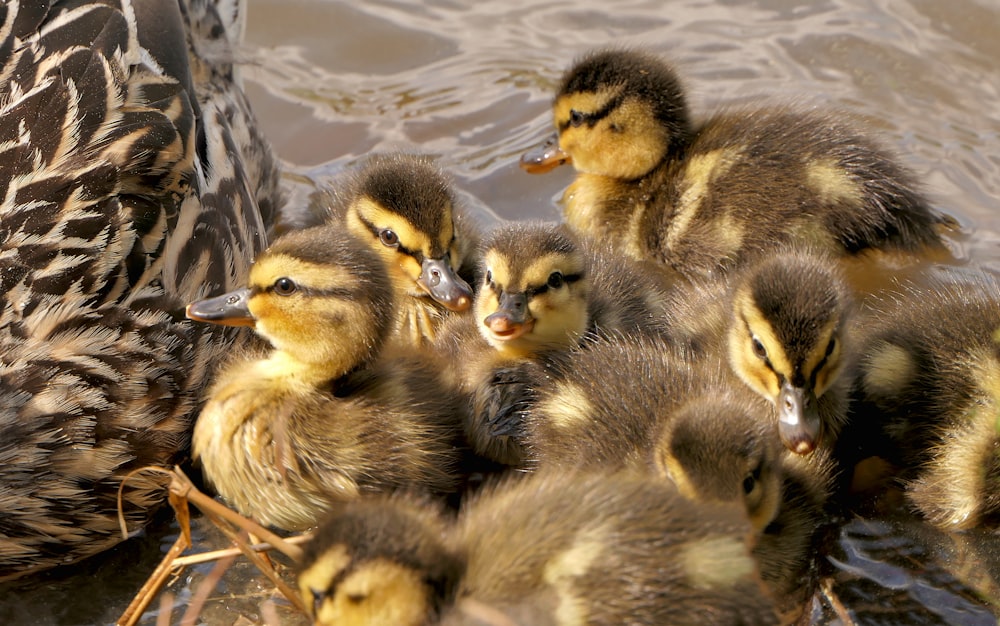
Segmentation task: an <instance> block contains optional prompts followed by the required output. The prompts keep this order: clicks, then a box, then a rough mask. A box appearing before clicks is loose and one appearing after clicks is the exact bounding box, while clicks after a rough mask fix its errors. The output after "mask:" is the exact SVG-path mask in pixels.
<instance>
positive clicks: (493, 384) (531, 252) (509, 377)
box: [438, 222, 666, 465]
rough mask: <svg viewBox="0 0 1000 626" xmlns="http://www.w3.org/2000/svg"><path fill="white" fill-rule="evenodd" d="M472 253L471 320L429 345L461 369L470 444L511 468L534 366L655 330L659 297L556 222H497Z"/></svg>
mask: <svg viewBox="0 0 1000 626" xmlns="http://www.w3.org/2000/svg"><path fill="white" fill-rule="evenodd" d="M481 250H482V255H481V256H482V267H481V270H480V274H481V284H480V287H479V290H478V292H477V295H476V299H475V303H474V305H473V316H472V319H463V320H460V321H459V322H457V323H455V325H454V326H451V327H450V328H449V332H448V333H446V334H445V335H444V337H443V340H442V341H441V342H440V343H439V345H438V347H439V348H440V349H441V351H442V352H443V353H445V354H447V355H448V356H449V358H448V360H449V361H450V362H453V363H460V364H461V365H460V371H458V372H457V375H458V378H459V379H460V380H461V381H462V385H463V388H464V389H465V391H466V392H467V393H468V394H469V395H470V397H471V402H472V407H473V409H472V412H471V413H470V419H471V420H472V422H471V423H470V425H469V428H468V429H467V430H468V434H469V437H470V440H471V442H472V444H473V448H474V449H475V450H476V451H477V452H479V453H480V454H483V455H484V456H486V457H488V458H491V459H494V460H496V461H499V462H501V463H506V464H510V465H519V464H520V463H521V462H523V460H524V456H523V449H522V448H521V445H520V443H518V440H519V438H520V419H521V414H522V413H523V411H524V410H525V408H526V406H527V404H530V397H531V389H530V387H531V384H530V381H531V379H532V378H533V377H534V376H535V375H536V373H537V372H538V371H539V370H538V365H539V364H540V363H543V362H545V361H546V360H547V359H550V358H552V357H553V356H554V355H556V354H559V353H560V352H563V351H566V350H570V349H572V348H574V347H576V346H578V345H580V344H581V343H587V342H589V341H593V340H595V339H596V338H599V337H602V336H605V335H606V334H607V333H613V332H632V333H649V334H655V333H657V332H658V331H659V329H660V328H661V326H662V324H663V318H664V316H665V315H666V309H665V308H664V303H665V296H664V292H663V290H661V289H660V283H659V278H658V277H655V276H651V275H650V274H649V273H648V272H646V271H645V270H644V269H643V268H642V267H640V266H638V265H637V264H635V263H633V262H632V261H631V260H629V259H627V258H624V257H621V256H620V255H616V254H614V253H613V252H612V251H610V250H606V249H601V248H599V247H598V246H596V245H595V244H593V243H591V242H588V241H587V240H586V239H583V238H580V237H578V236H576V235H574V234H573V233H572V232H571V231H570V230H568V229H567V228H565V227H564V226H561V225H556V224H545V223H541V222H520V223H509V224H505V225H503V226H500V227H498V228H496V229H495V230H494V231H493V232H491V233H490V235H489V236H488V237H487V238H486V239H485V240H484V241H483V245H482V247H481Z"/></svg>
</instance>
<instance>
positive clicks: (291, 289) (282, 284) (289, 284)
mask: <svg viewBox="0 0 1000 626" xmlns="http://www.w3.org/2000/svg"><path fill="white" fill-rule="evenodd" d="M297 288H298V287H297V286H296V285H295V281H294V280H292V279H291V278H286V277H281V278H279V279H278V280H276V281H274V293H276V294H278V295H279V296H290V295H292V294H293V293H295V290H296V289H297Z"/></svg>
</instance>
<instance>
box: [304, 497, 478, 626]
mask: <svg viewBox="0 0 1000 626" xmlns="http://www.w3.org/2000/svg"><path fill="white" fill-rule="evenodd" d="M443 536H444V530H443V525H441V524H438V523H436V522H435V520H432V519H429V518H428V516H427V514H426V511H421V510H419V509H416V508H413V507H411V506H410V505H409V504H407V503H403V502H399V501H393V500H390V499H388V498H365V499H359V500H355V501H352V502H348V503H345V504H344V505H343V506H342V507H339V509H338V510H337V511H335V512H334V514H333V515H332V517H331V518H330V519H328V520H327V521H326V522H325V523H324V524H323V525H322V526H320V528H319V529H318V530H317V531H316V536H315V537H314V538H313V540H312V541H311V542H310V543H309V545H308V546H307V547H306V551H305V555H304V557H303V561H302V567H301V568H300V571H299V577H298V583H299V591H300V593H301V596H302V599H303V601H304V602H305V604H306V606H307V607H308V608H309V609H310V615H311V617H312V618H313V620H314V623H315V624H317V625H320V626H334V625H335V626H382V625H383V624H394V625H398V626H423V625H424V624H428V623H430V622H431V621H432V620H433V619H434V616H435V615H436V614H437V613H438V611H439V610H440V608H441V605H442V603H443V602H445V601H446V600H447V599H448V598H450V596H451V594H452V592H453V589H454V586H455V583H456V581H457V580H458V578H459V575H460V573H461V565H460V561H459V560H458V558H457V557H455V556H454V555H453V554H452V553H451V552H450V551H449V550H448V548H447V547H446V546H445V545H444V539H443Z"/></svg>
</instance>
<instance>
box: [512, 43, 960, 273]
mask: <svg viewBox="0 0 1000 626" xmlns="http://www.w3.org/2000/svg"><path fill="white" fill-rule="evenodd" d="M552 109H553V119H554V124H555V126H556V129H557V139H555V140H550V141H549V142H548V143H546V144H545V145H544V146H542V147H541V149H539V150H533V151H531V152H529V153H527V154H525V155H524V157H522V166H523V167H524V168H525V169H527V170H528V171H534V172H542V171H547V170H548V169H551V168H552V167H555V166H556V165H559V164H561V163H572V165H573V167H574V168H575V169H576V171H577V173H578V174H577V177H576V180H575V181H574V182H573V183H572V184H571V185H570V187H569V188H567V190H566V193H565V195H564V197H563V202H564V206H563V209H564V214H565V217H566V221H567V222H568V223H569V224H570V225H571V226H572V227H573V228H575V229H577V230H579V231H581V232H585V233H588V234H590V235H591V236H593V237H595V238H597V239H600V240H602V241H611V242H614V244H615V246H616V247H619V248H620V249H621V250H625V251H627V253H628V254H630V255H632V256H633V257H635V258H637V259H648V260H653V261H656V262H658V263H660V264H662V265H664V266H666V267H669V268H672V269H674V270H676V271H677V272H679V273H680V274H682V275H684V276H689V277H690V276H700V275H706V274H715V273H718V272H719V271H724V270H727V269H728V268H731V267H733V266H739V265H741V264H742V263H744V262H745V261H746V260H747V259H748V258H752V257H753V256H755V255H757V254H759V253H761V252H763V251H767V250H772V249H773V248H774V246H775V245H776V244H778V245H781V244H786V243H788V242H790V241H804V242H808V243H809V244H810V245H812V246H815V247H817V248H820V249H824V250H827V251H828V252H830V253H832V254H835V255H839V256H845V255H854V254H857V253H859V252H862V251H865V250H868V249H886V250H898V251H902V252H919V251H924V250H927V251H934V250H937V251H942V252H943V251H944V247H943V241H942V239H941V235H940V233H939V232H938V228H937V226H938V225H939V224H941V225H944V224H952V225H953V224H954V222H953V221H952V220H950V219H949V218H946V217H944V216H941V215H937V214H936V213H935V212H934V211H932V209H931V208H930V207H929V206H928V203H927V201H926V200H925V199H924V198H923V197H922V195H921V194H920V193H919V192H918V191H917V190H916V185H915V182H914V180H913V176H912V174H910V173H909V172H907V171H906V170H905V169H904V168H903V167H902V166H900V165H899V164H898V163H896V162H895V161H894V160H893V159H892V158H891V157H890V156H889V155H888V154H887V153H886V152H885V151H884V150H882V149H881V148H879V147H878V146H877V145H876V144H875V143H874V142H873V141H871V140H869V139H868V138H867V137H865V136H864V135H863V134H862V133H861V132H860V131H858V130H856V129H855V128H852V127H851V126H850V125H848V124H847V123H845V122H843V121H842V120H839V119H836V118H835V117H833V116H832V115H824V114H820V113H814V112H806V111H801V110H795V109H793V108H791V107H776V108H773V109H763V108H762V109H747V110H739V109H732V110H730V111H727V112H724V113H720V114H717V115H715V116H713V117H710V118H708V119H707V120H705V121H703V122H701V123H698V124H696V123H694V122H693V121H692V120H691V118H690V114H689V112H688V106H687V102H686V99H685V96H684V92H683V89H682V87H681V84H680V80H679V79H678V77H677V75H676V73H675V72H674V70H673V69H672V68H671V67H670V66H668V65H667V64H666V63H664V62H663V61H662V60H660V59H659V58H657V57H655V56H653V55H651V54H647V53H644V52H640V51H636V50H626V49H610V50H597V51H593V52H591V53H589V54H587V55H585V56H584V57H582V58H581V59H579V60H578V61H577V62H576V63H575V64H574V65H573V66H572V67H571V68H570V69H569V70H568V71H567V72H566V74H565V75H564V76H563V78H562V82H561V84H560V87H559V90H558V92H557V94H556V97H555V100H554V102H553V106H552Z"/></svg>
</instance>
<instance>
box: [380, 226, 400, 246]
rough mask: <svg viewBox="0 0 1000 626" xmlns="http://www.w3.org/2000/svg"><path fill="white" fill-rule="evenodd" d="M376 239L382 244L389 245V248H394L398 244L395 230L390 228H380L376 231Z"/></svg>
mask: <svg viewBox="0 0 1000 626" xmlns="http://www.w3.org/2000/svg"><path fill="white" fill-rule="evenodd" d="M378 240H379V241H381V242H382V245H384V246H389V247H390V248H394V247H396V246H398V245H399V235H397V234H396V231H394V230H392V229H391V228H386V229H383V230H380V231H379V233H378Z"/></svg>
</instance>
